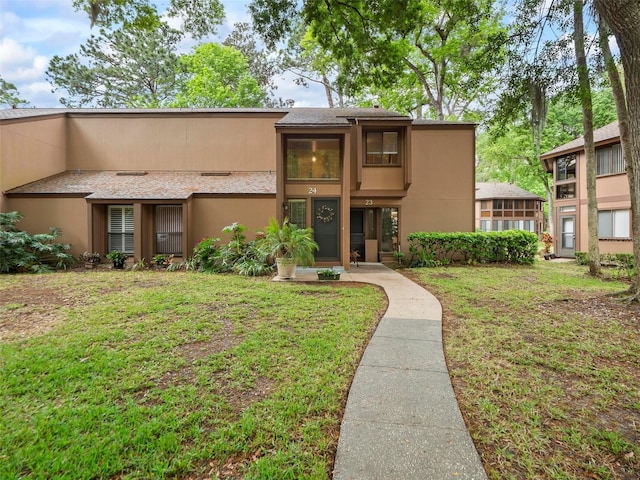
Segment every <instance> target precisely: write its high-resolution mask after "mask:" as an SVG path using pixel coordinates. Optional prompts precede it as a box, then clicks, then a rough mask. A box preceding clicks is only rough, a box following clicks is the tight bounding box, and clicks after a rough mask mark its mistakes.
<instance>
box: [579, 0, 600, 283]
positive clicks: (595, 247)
mask: <svg viewBox="0 0 640 480" xmlns="http://www.w3.org/2000/svg"><path fill="white" fill-rule="evenodd" d="M583 17H584V13H583V0H574V2H573V25H574V30H573V43H574V46H575V52H576V68H577V69H578V88H579V96H580V103H581V106H582V126H583V132H584V152H585V157H586V160H587V172H586V173H587V226H588V230H589V273H591V275H598V274H600V247H599V239H598V199H597V196H596V148H595V145H594V141H593V103H592V100H591V81H590V80H589V66H588V65H587V56H586V53H585V49H584V18H583Z"/></svg>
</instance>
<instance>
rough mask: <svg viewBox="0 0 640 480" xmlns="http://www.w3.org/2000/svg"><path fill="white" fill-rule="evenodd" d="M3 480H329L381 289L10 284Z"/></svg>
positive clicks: (60, 279) (178, 278)
mask: <svg viewBox="0 0 640 480" xmlns="http://www.w3.org/2000/svg"><path fill="white" fill-rule="evenodd" d="M0 299H2V300H0V319H2V320H1V321H0V334H1V335H2V337H1V342H2V343H1V344H0V362H1V364H0V367H1V373H0V411H1V412H2V415H1V416H0V478H69V479H83V478H126V479H134V478H136V479H139V478H140V479H141V478H167V477H180V478H188V477H189V476H191V475H192V476H199V475H201V476H210V477H213V478H215V477H216V475H219V476H220V477H221V478H231V477H234V476H236V477H242V478H283V479H286V478H291V479H299V478H314V479H316V478H317V479H325V478H329V477H330V471H331V467H332V463H333V456H334V453H335V448H336V445H337V432H338V429H339V424H340V420H341V415H342V411H343V406H344V402H345V400H346V394H347V392H348V387H349V384H350V382H351V378H352V376H353V374H354V371H355V368H356V366H357V364H358V361H359V357H360V355H361V352H362V349H363V348H364V345H365V344H366V342H367V340H368V338H369V337H370V335H371V332H372V329H373V328H374V327H375V325H376V323H377V320H378V318H379V316H380V314H381V312H382V311H383V309H384V305H385V303H384V302H385V299H384V295H383V294H382V293H381V292H379V291H378V290H376V289H375V288H374V287H371V286H366V285H357V286H356V285H345V286H340V287H338V288H336V287H335V286H334V285H331V286H328V285H316V284H301V283H285V282H277V283H276V282H270V281H268V280H266V279H254V278H241V277H236V276H230V275H203V274H195V273H185V272H181V273H166V272H149V271H147V272H113V271H98V272H86V273H78V272H69V273H58V274H51V275H17V276H2V277H0Z"/></svg>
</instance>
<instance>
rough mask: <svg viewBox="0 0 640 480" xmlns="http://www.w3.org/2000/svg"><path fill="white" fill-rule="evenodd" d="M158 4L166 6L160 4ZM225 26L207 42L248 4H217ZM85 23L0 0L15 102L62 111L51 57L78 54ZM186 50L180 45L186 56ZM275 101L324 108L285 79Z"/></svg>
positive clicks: (2, 62)
mask: <svg viewBox="0 0 640 480" xmlns="http://www.w3.org/2000/svg"><path fill="white" fill-rule="evenodd" d="M156 3H157V4H159V5H160V4H163V3H164V4H167V3H168V2H167V0H159V1H158V2H156ZM222 3H223V4H224V7H225V15H226V19H225V23H224V24H223V25H221V26H220V27H219V29H218V31H219V33H218V36H217V37H215V38H211V39H209V40H210V41H218V42H222V41H223V40H224V39H225V38H226V36H227V35H228V34H229V33H230V32H231V31H232V29H233V25H234V24H235V23H237V22H241V21H247V20H248V18H249V17H248V13H247V4H248V3H249V0H222ZM91 33H92V31H91V28H90V21H89V18H88V17H87V15H86V14H85V13H84V12H76V11H74V9H73V7H72V0H0V75H1V76H2V78H3V79H4V80H5V81H7V82H10V83H13V84H14V85H15V86H16V87H17V89H18V91H19V92H20V98H21V99H24V100H27V101H28V102H29V105H28V106H29V107H38V108H52V107H61V106H62V105H61V104H60V102H59V100H58V98H59V96H60V95H59V94H56V93H52V91H51V90H52V88H53V87H52V86H51V85H50V84H49V82H48V81H47V79H46V77H45V72H46V70H47V67H48V65H49V61H50V60H51V58H52V57H53V56H54V55H59V56H66V55H70V54H72V53H77V52H78V51H79V50H80V45H81V44H82V43H84V42H85V41H86V40H87V38H89V36H90V35H91ZM187 51H189V46H188V45H185V53H186V52H187ZM276 83H277V85H278V90H277V92H276V94H277V96H279V97H282V98H285V99H287V98H292V99H294V100H295V106H298V107H326V106H327V103H326V99H325V97H324V92H323V90H322V89H321V88H319V87H312V88H304V87H302V86H298V85H296V84H295V83H294V82H293V79H292V78H291V77H290V76H288V77H287V76H284V77H279V78H278V79H277V82H276Z"/></svg>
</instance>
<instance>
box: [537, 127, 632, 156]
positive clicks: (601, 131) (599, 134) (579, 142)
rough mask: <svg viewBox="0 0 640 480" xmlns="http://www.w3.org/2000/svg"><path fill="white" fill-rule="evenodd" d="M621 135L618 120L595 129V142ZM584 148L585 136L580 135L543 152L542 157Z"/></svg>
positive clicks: (605, 140)
mask: <svg viewBox="0 0 640 480" xmlns="http://www.w3.org/2000/svg"><path fill="white" fill-rule="evenodd" d="M618 137H620V128H619V127H618V121H617V120H616V121H615V122H613V123H610V124H609V125H605V126H604V127H602V128H598V129H596V130H594V131H593V142H594V143H595V144H596V145H597V144H598V143H603V142H607V141H609V140H614V139H617V138H618ZM583 149H584V136H580V137H578V138H576V139H575V140H571V141H570V142H568V143H565V144H564V145H560V146H559V147H556V148H554V149H553V150H550V151H548V152H546V153H543V154H542V155H541V156H540V158H541V159H545V158H549V157H556V156H558V155H560V154H563V153H572V152H577V151H580V150H583Z"/></svg>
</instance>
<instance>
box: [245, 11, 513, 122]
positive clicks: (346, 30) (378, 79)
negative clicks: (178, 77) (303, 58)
mask: <svg viewBox="0 0 640 480" xmlns="http://www.w3.org/2000/svg"><path fill="white" fill-rule="evenodd" d="M249 9H250V12H251V14H252V16H253V21H254V25H255V26H256V29H257V30H258V31H259V32H260V34H261V35H262V36H263V38H265V40H266V42H267V44H268V45H269V46H273V45H275V44H276V43H277V42H278V41H281V40H282V39H283V38H285V37H286V36H287V35H288V34H290V33H291V31H292V30H293V28H294V26H295V21H296V20H297V19H300V18H301V19H302V21H303V22H304V24H305V25H307V26H308V27H310V29H311V34H312V35H313V37H314V38H315V39H316V40H317V41H318V43H319V45H320V46H321V47H322V48H325V49H327V50H328V51H329V52H331V54H332V56H333V57H334V58H335V59H336V60H337V61H338V62H339V63H340V65H341V72H340V78H339V84H341V85H343V86H346V87H347V89H348V90H350V91H356V90H360V89H362V88H363V87H365V86H370V85H374V86H376V87H390V86H392V85H394V84H395V83H396V82H397V80H398V78H400V77H403V76H406V75H409V76H412V77H413V78H414V79H415V82H417V84H418V85H420V87H421V88H422V90H423V93H424V96H425V100H426V105H427V106H428V109H429V116H432V117H436V118H438V119H444V118H445V117H451V118H454V117H455V118H457V117H459V116H461V115H462V114H463V113H464V112H465V111H466V110H467V109H468V108H469V107H470V105H472V104H473V103H474V102H479V101H480V100H481V99H482V97H484V96H485V95H488V93H489V92H490V91H492V90H493V76H492V75H489V74H488V73H490V72H491V71H492V69H493V68H495V67H496V66H497V65H498V64H499V63H500V62H501V59H502V55H501V51H502V45H503V43H504V41H505V40H506V31H505V29H504V27H503V25H502V24H501V22H500V17H501V15H502V13H501V11H500V9H499V8H496V2H495V1H494V0H440V1H438V2H436V1H426V0H425V1H420V2H417V1H411V0H379V1H376V2H370V1H367V0H352V1H350V2H344V1H341V0H305V1H303V2H298V1H297V0H253V2H252V3H251V4H250V6H249Z"/></svg>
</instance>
